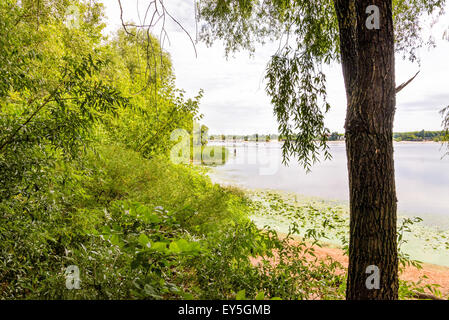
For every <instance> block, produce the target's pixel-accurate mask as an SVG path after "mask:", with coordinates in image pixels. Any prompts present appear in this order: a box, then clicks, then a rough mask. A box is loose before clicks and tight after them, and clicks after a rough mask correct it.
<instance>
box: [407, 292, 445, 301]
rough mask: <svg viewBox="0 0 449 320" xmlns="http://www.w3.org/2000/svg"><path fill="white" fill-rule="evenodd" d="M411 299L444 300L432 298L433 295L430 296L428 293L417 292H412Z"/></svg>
mask: <svg viewBox="0 0 449 320" xmlns="http://www.w3.org/2000/svg"><path fill="white" fill-rule="evenodd" d="M413 298H416V299H420V300H444V299H442V298H439V297H437V296H434V295H431V294H428V293H422V292H418V291H413Z"/></svg>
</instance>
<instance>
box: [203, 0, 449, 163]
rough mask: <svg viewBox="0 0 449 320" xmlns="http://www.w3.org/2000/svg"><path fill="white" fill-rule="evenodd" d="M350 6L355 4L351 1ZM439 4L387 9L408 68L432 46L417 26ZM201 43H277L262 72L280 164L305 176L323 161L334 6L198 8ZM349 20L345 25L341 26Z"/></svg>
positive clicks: (234, 46)
mask: <svg viewBox="0 0 449 320" xmlns="http://www.w3.org/2000/svg"><path fill="white" fill-rule="evenodd" d="M350 2H352V3H355V2H354V1H350ZM444 4H445V1H444V0H430V1H427V0H419V1H412V0H397V1H393V6H394V22H395V37H396V51H397V52H399V53H402V55H403V57H404V58H409V59H410V60H412V61H415V60H417V59H418V57H417V54H416V50H417V49H418V48H420V47H422V46H423V45H425V44H431V43H432V41H426V40H425V39H423V38H422V33H421V31H422V24H421V23H420V22H421V21H420V20H421V19H422V18H423V17H425V16H431V17H434V18H437V17H439V16H440V15H441V14H443V7H444ZM197 8H198V12H199V21H200V23H201V26H200V31H201V32H200V38H201V40H202V41H204V42H205V43H206V44H208V45H211V44H212V43H213V42H214V41H216V40H222V41H223V43H224V46H225V52H226V54H227V55H229V54H231V53H233V52H236V51H239V50H248V51H250V52H251V53H253V52H254V50H255V44H256V43H264V42H265V41H274V40H275V41H279V49H278V50H277V51H276V52H274V53H273V56H272V57H271V60H270V61H269V62H268V65H267V69H266V81H267V85H266V91H267V93H268V94H269V96H270V97H271V102H272V104H273V108H274V114H275V115H276V117H277V120H278V124H279V133H280V134H281V135H283V136H285V137H286V142H285V144H284V146H283V155H284V161H285V162H287V161H288V159H289V157H290V156H297V157H298V160H299V162H300V164H302V165H303V166H304V167H305V168H307V169H309V168H310V166H311V165H312V164H313V163H315V162H316V161H318V160H319V155H320V153H321V152H324V158H329V157H330V154H329V152H328V146H327V138H328V135H329V130H328V129H327V128H326V126H325V124H324V116H325V114H326V112H327V111H328V110H329V108H330V105H329V103H328V102H327V95H326V93H327V90H326V77H325V74H324V73H323V70H322V68H323V66H324V65H326V64H330V63H331V62H339V59H340V43H339V30H338V21H337V16H336V11H335V7H334V1H333V0H312V1H310V0H300V1H292V0H272V1H269V0H238V1H237V0H234V1H228V0H200V1H198V3H197ZM349 22H350V17H348V23H349Z"/></svg>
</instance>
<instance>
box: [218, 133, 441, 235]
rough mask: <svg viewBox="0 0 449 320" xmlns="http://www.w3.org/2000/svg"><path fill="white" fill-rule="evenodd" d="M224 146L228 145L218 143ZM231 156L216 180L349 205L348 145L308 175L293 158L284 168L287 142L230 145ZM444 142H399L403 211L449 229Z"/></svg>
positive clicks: (333, 150)
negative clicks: (283, 146) (283, 160)
mask: <svg viewBox="0 0 449 320" xmlns="http://www.w3.org/2000/svg"><path fill="white" fill-rule="evenodd" d="M215 144H222V143H215ZM224 144H225V145H226V146H228V148H229V151H230V157H229V160H228V162H227V163H226V164H225V165H224V166H220V167H216V170H215V171H214V173H213V174H212V177H213V178H215V179H218V180H220V181H221V182H225V183H226V182H228V183H233V184H237V185H241V186H243V187H247V188H253V189H276V190H283V191H289V192H296V193H300V194H303V195H307V196H314V197H320V198H324V199H329V200H340V201H343V202H347V201H348V177H347V166H346V151H345V144H344V143H342V142H336V143H330V149H331V153H332V156H333V159H332V160H328V161H323V162H320V163H318V164H316V165H315V166H314V167H313V168H312V172H310V173H306V171H305V170H304V169H303V168H302V167H301V166H299V165H298V164H297V163H296V162H295V161H294V160H293V159H292V161H291V162H290V165H289V166H284V165H282V156H281V144H280V143H278V142H270V143H257V144H256V143H232V142H226V143H224ZM445 150H446V149H445V148H444V147H443V148H442V147H441V144H438V143H395V169H396V186H397V195H398V201H399V202H398V210H399V212H400V214H402V215H407V216H420V217H422V218H424V221H425V222H426V223H427V224H432V225H438V226H440V227H444V228H447V227H448V226H449V156H447V157H444V158H442V157H443V155H444V153H445Z"/></svg>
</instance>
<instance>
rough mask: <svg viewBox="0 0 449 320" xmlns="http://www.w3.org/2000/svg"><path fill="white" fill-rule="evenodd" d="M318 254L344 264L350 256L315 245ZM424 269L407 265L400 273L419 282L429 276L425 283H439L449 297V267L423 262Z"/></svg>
mask: <svg viewBox="0 0 449 320" xmlns="http://www.w3.org/2000/svg"><path fill="white" fill-rule="evenodd" d="M314 248H315V254H316V256H317V257H318V258H319V259H321V260H324V259H326V258H327V257H330V258H332V259H333V260H335V261H338V262H340V263H341V264H342V265H343V266H345V267H347V266H348V257H347V256H345V255H343V250H341V249H339V248H331V247H314ZM422 267H423V268H422V269H421V270H418V269H417V268H415V267H407V268H406V269H405V271H404V272H403V273H402V274H401V275H400V278H401V280H406V281H413V282H418V281H419V280H420V279H421V278H422V277H423V276H426V277H427V278H424V279H422V283H423V284H429V285H430V284H438V285H440V286H441V287H440V288H438V289H439V290H440V291H441V293H442V295H443V298H444V297H445V298H446V299H447V298H448V297H449V268H448V267H444V266H438V265H434V264H428V263H423V264H422Z"/></svg>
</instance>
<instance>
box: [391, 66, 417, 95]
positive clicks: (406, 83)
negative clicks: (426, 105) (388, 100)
mask: <svg viewBox="0 0 449 320" xmlns="http://www.w3.org/2000/svg"><path fill="white" fill-rule="evenodd" d="M420 72H421V71H418V72H417V73H416V74H415V75H414V76H413V78H411V79H410V80H409V81H407V82H404V83H403V84H401V85H400V86H399V87H397V88H396V94H397V93H398V92H399V91H401V90H402V89H404V88H405V87H406V86H408V85H409V84H410V82H412V81H413V80H415V78H416V76H417V75H418V74H419V73H420Z"/></svg>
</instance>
